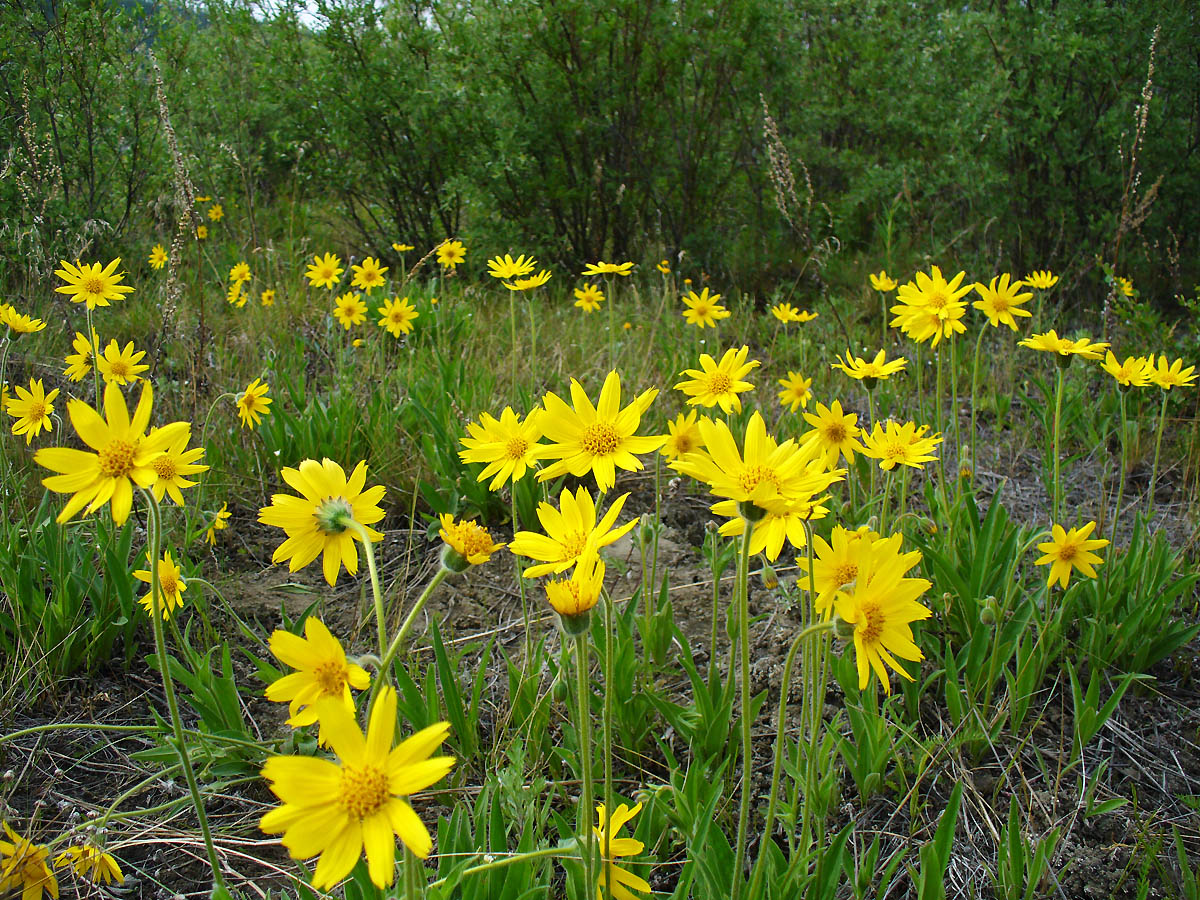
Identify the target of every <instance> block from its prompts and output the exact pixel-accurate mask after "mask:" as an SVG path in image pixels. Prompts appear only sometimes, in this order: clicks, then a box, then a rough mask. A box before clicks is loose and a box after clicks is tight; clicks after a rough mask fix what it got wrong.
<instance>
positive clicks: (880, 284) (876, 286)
mask: <svg viewBox="0 0 1200 900" xmlns="http://www.w3.org/2000/svg"><path fill="white" fill-rule="evenodd" d="M869 277H870V279H871V288H872V290H876V291H879V292H880V293H882V294H886V293H888V292H890V291H894V290H895V289H896V285H897V282H896V279H894V278H892V277H890V276H889V275H888V273H887V270H886V269H880V270H879V274H878V275H875V274H872V275H870V276H869Z"/></svg>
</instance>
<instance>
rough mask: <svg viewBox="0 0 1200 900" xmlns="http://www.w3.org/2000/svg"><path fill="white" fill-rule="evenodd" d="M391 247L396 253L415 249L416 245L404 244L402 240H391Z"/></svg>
mask: <svg viewBox="0 0 1200 900" xmlns="http://www.w3.org/2000/svg"><path fill="white" fill-rule="evenodd" d="M392 249H393V250H395V251H396V252H397V253H407V252H408V251H409V250H415V249H416V247H414V246H413V245H412V244H405V243H403V242H393V243H392Z"/></svg>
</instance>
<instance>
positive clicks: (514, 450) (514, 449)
mask: <svg viewBox="0 0 1200 900" xmlns="http://www.w3.org/2000/svg"><path fill="white" fill-rule="evenodd" d="M528 452H529V441H527V440H525V438H523V437H514V438H509V439H508V443H507V444H505V445H504V453H505V455H506V456H507V457H508V458H509V459H513V460H516V459H524V458H525V454H526V453H528Z"/></svg>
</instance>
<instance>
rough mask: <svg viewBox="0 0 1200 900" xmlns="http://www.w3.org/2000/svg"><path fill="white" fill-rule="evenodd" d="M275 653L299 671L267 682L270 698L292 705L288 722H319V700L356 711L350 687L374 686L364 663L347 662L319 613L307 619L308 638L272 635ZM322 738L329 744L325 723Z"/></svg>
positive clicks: (282, 633)
mask: <svg viewBox="0 0 1200 900" xmlns="http://www.w3.org/2000/svg"><path fill="white" fill-rule="evenodd" d="M271 652H272V653H274V654H275V656H276V657H278V659H279V661H280V662H282V663H283V664H284V665H286V666H291V667H292V668H293V669H295V670H296V671H295V672H291V673H289V674H287V675H284V676H283V677H282V678H279V679H277V680H275V681H273V682H271V683H270V684H269V685H267V699H268V700H271V701H273V702H275V703H286V704H288V720H287V723H288V724H289V725H291V726H292V727H293V728H303V727H304V726H306V725H312V724H313V723H314V722H316V721H317V703H318V702H319V701H321V700H325V699H330V700H334V701H337V702H338V703H339V704H340V705H341V708H342V709H344V710H345V711H346V712H347V713H349V714H351V715H353V714H354V699H353V697H352V696H351V695H350V688H354V689H355V690H357V691H362V690H366V689H367V688H368V687H370V686H371V676H370V675H368V674H367V670H366V669H364V668H363V667H362V666H359V665H356V664H354V663H352V662H349V661H347V659H346V651H345V650H343V649H342V645H341V643H340V642H339V641H338V639H337V638H335V637H334V636H333V635H332V634H331V633H330V631H329V629H328V628H326V627H325V623H324V622H322V621H321V620H320V619H318V618H317V617H316V616H309V617H308V618H307V619H305V620H304V637H300V635H298V634H292V633H291V632H290V631H281V630H277V631H275V632H273V633H272V634H271ZM318 740H319V741H320V742H321V743H322V744H326V743H327V741H326V734H325V723H324V722H322V723H321V729H320V733H319V735H318Z"/></svg>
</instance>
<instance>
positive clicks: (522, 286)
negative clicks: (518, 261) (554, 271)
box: [504, 269, 550, 291]
mask: <svg viewBox="0 0 1200 900" xmlns="http://www.w3.org/2000/svg"><path fill="white" fill-rule="evenodd" d="M549 280H550V270H549V269H542V271H540V272H538V273H537V274H536V275H530V276H529V277H528V278H518V279H517V280H516V281H506V282H504V286H505V287H506V288H508V289H509V290H510V291H532V290H533V289H534V288H537V287H541V286H542V285H543V284H545V283H546V282H547V281H549Z"/></svg>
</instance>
